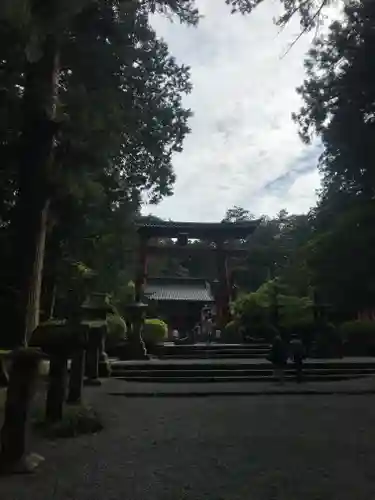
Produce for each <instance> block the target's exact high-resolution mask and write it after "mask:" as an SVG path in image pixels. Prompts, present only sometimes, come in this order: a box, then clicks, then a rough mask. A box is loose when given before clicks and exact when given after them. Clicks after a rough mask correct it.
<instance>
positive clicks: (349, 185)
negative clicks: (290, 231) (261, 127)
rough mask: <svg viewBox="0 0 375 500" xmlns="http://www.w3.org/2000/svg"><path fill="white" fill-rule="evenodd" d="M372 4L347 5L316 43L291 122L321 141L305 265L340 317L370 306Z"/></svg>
mask: <svg viewBox="0 0 375 500" xmlns="http://www.w3.org/2000/svg"><path fill="white" fill-rule="evenodd" d="M374 29H375V4H374V3H373V2H365V1H363V2H359V1H351V2H349V4H348V5H347V6H346V8H345V17H344V19H343V20H342V21H340V22H335V23H333V24H332V26H331V28H330V32H329V34H328V36H327V37H324V38H323V37H322V38H320V39H319V40H317V41H316V42H315V44H314V46H313V48H312V49H311V50H310V52H309V55H308V58H307V60H306V72H307V78H306V81H305V82H304V84H303V86H302V87H301V88H300V89H299V93H300V94H301V96H302V98H303V100H304V106H303V107H302V109H301V110H300V112H299V113H298V114H296V115H295V117H294V118H295V119H296V120H297V121H298V123H299V125H300V131H301V136H302V138H303V139H304V140H305V141H307V142H308V141H309V140H311V138H312V137H314V135H317V136H319V137H320V139H321V141H322V143H323V146H324V150H323V153H322V156H321V158H320V165H319V166H320V170H321V172H322V174H323V190H322V195H321V198H320V200H319V203H318V205H317V207H316V208H315V210H314V212H313V214H312V215H313V225H314V234H315V237H314V238H313V239H312V241H311V243H310V254H309V261H310V265H311V268H312V271H313V275H314V280H315V283H316V284H317V286H318V287H319V288H320V290H321V293H322V294H323V295H325V297H326V300H327V301H329V302H331V303H334V304H336V306H337V307H338V308H340V309H341V310H344V309H354V310H358V309H359V308H361V307H364V308H366V307H369V306H370V305H373V304H374V302H375V271H374V266H373V262H374V257H375V254H374V241H373V240H374V229H373V228H374V227H375V225H374V224H375V206H374V195H375V174H374V167H373V161H374V157H375V141H374V132H375V107H374V106H375V64H374V58H373V54H374V47H375V35H374Z"/></svg>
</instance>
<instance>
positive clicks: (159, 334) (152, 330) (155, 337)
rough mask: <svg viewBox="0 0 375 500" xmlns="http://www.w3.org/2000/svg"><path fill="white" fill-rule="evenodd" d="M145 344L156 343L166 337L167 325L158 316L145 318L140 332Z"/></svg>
mask: <svg viewBox="0 0 375 500" xmlns="http://www.w3.org/2000/svg"><path fill="white" fill-rule="evenodd" d="M142 337H143V340H144V342H145V344H146V345H151V344H158V343H159V342H163V341H164V340H166V339H167V338H168V325H167V323H165V322H164V321H163V320H161V319H158V318H149V319H146V320H145V324H144V326H143V333H142Z"/></svg>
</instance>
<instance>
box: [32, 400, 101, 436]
mask: <svg viewBox="0 0 375 500" xmlns="http://www.w3.org/2000/svg"><path fill="white" fill-rule="evenodd" d="M37 413H38V414H39V415H38V414H37V415H35V417H34V418H33V424H34V428H35V429H36V430H37V431H38V433H40V434H41V435H42V436H44V437H46V438H48V439H55V438H70V437H77V436H81V435H83V434H95V433H97V432H100V431H101V430H102V429H103V427H104V426H103V424H102V421H101V419H100V416H99V414H98V413H97V412H96V411H95V410H94V409H93V408H92V407H90V406H84V405H79V406H78V405H77V406H67V407H66V408H65V409H64V415H63V418H62V420H60V421H59V422H55V423H53V424H50V423H48V422H46V421H45V420H44V416H42V415H41V412H40V411H38V412H37Z"/></svg>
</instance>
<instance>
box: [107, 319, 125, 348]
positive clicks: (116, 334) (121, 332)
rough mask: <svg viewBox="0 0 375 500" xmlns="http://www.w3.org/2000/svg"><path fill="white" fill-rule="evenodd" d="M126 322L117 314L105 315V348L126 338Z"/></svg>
mask: <svg viewBox="0 0 375 500" xmlns="http://www.w3.org/2000/svg"><path fill="white" fill-rule="evenodd" d="M126 333H127V328H126V323H125V320H124V318H122V317H121V316H120V315H119V314H108V315H107V339H106V348H113V347H116V345H118V344H120V343H121V342H123V341H124V340H126Z"/></svg>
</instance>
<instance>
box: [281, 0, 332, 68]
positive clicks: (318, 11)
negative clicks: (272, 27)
mask: <svg viewBox="0 0 375 500" xmlns="http://www.w3.org/2000/svg"><path fill="white" fill-rule="evenodd" d="M328 1H329V0H322V3H321V4H320V7H319V8H318V10H317V11H316V12H315V14H314V15H313V17H312V18H311V21H310V25H307V26H305V27H304V28H303V30H302V31H301V32H300V34H299V35H298V36H297V38H296V39H295V40H293V42H292V43H291V44H290V45H289V47H288V48H287V50H286V51H285V53H284V54H283V55H282V56H281V59H284V57H285V56H286V55H288V54H289V52H290V51H291V50H292V48H293V47H294V46H295V44H296V43H297V42H298V41H299V40H300V39H301V38H302V36H303V35H305V34H306V33H307V32H308V31H309V30H310V28H311V26H313V25H314V22H315V20H316V19H317V18H319V16H320V14H321V13H322V10H323V9H324V7H325V6H326V5H327V3H328Z"/></svg>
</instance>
